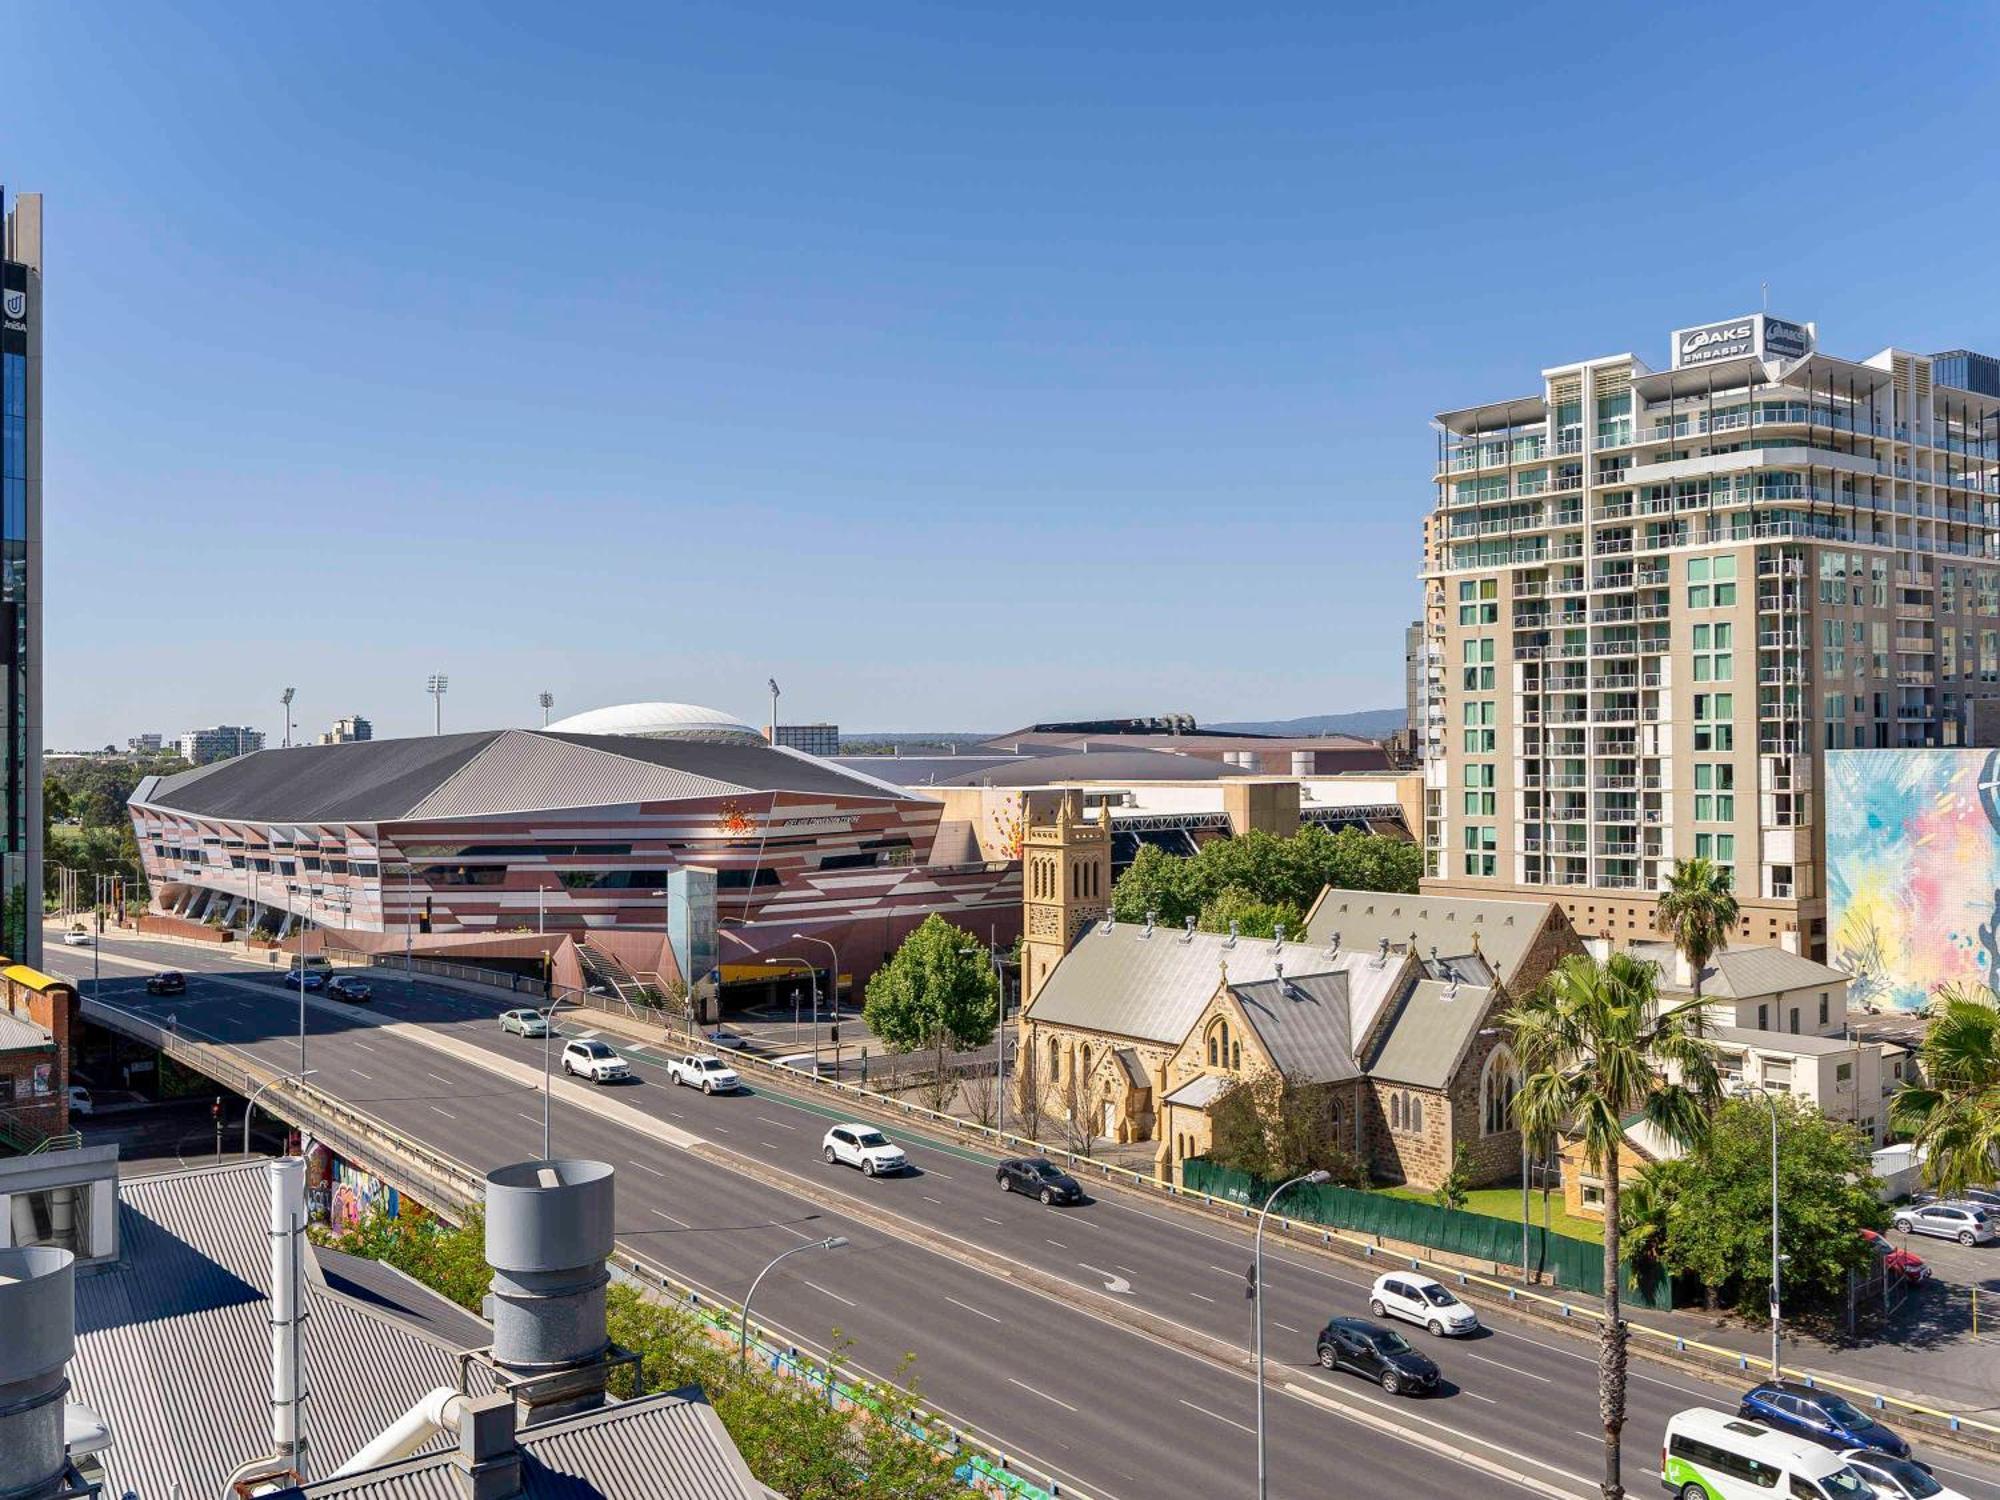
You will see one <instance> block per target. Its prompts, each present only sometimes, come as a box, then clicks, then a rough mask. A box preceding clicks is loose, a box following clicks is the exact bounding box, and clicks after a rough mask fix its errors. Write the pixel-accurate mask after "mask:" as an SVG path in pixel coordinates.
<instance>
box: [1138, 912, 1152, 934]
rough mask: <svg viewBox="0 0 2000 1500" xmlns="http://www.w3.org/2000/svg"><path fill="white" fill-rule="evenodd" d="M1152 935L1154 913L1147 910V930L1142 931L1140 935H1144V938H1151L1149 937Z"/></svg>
mask: <svg viewBox="0 0 2000 1500" xmlns="http://www.w3.org/2000/svg"><path fill="white" fill-rule="evenodd" d="M1152 935H1153V913H1151V912H1147V913H1146V927H1145V930H1144V931H1143V932H1141V933H1140V934H1139V936H1140V937H1142V938H1149V937H1151V936H1152Z"/></svg>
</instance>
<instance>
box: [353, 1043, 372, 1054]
mask: <svg viewBox="0 0 2000 1500" xmlns="http://www.w3.org/2000/svg"><path fill="white" fill-rule="evenodd" d="M351 1045H353V1046H356V1047H359V1048H360V1049H361V1050H362V1051H363V1052H373V1051H374V1050H375V1049H374V1048H373V1047H371V1046H369V1045H368V1044H367V1043H366V1042H351Z"/></svg>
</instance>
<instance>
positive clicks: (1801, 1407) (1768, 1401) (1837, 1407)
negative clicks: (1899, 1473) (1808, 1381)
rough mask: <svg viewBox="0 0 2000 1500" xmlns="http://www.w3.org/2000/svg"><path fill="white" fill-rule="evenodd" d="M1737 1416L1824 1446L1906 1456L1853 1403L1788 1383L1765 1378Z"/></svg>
mask: <svg viewBox="0 0 2000 1500" xmlns="http://www.w3.org/2000/svg"><path fill="white" fill-rule="evenodd" d="M1736 1414H1737V1415H1738V1416H1740V1417H1747V1418H1749V1419H1750V1420H1751V1421H1753V1422H1762V1423H1763V1424H1764V1425H1765V1426H1767V1427H1775V1428H1776V1429H1777V1430H1778V1431H1779V1432H1789V1433H1791V1434H1792V1435H1793V1436H1795V1437H1802V1438H1805V1439H1807V1440H1808V1441H1810V1442H1815V1443H1822V1444H1824V1445H1825V1446H1826V1447H1829V1448H1872V1449H1873V1450H1875V1451H1876V1452H1877V1453H1886V1454H1888V1455H1889V1456H1890V1457H1892V1458H1908V1457H1909V1456H1910V1445H1909V1444H1908V1443H1906V1442H1904V1441H1903V1439H1902V1438H1900V1437H1898V1436H1897V1435H1896V1434H1895V1433H1893V1432H1891V1431H1890V1430H1889V1429H1888V1428H1886V1427H1884V1426H1883V1425H1882V1424H1881V1423H1880V1422H1878V1421H1876V1420H1875V1419H1874V1418H1873V1417H1871V1416H1869V1415H1868V1413H1867V1412H1865V1411H1863V1410H1862V1409H1861V1408H1860V1407H1858V1406H1856V1405H1855V1404H1854V1403H1853V1402H1851V1401H1848V1400H1846V1399H1844V1398H1843V1397H1840V1396H1836V1395H1835V1394H1834V1393H1833V1392H1832V1391H1823V1390H1817V1389H1815V1388H1814V1387H1812V1386H1809V1385H1800V1384H1798V1383H1797V1382H1795V1381H1790V1380H1767V1381H1765V1382H1764V1383H1763V1384H1762V1385H1759V1386H1756V1387H1754V1388H1753V1389H1751V1390H1750V1391H1749V1392H1747V1393H1746V1394H1745V1395H1744V1397H1743V1404H1742V1405H1741V1406H1739V1407H1738V1408H1737V1412H1736Z"/></svg>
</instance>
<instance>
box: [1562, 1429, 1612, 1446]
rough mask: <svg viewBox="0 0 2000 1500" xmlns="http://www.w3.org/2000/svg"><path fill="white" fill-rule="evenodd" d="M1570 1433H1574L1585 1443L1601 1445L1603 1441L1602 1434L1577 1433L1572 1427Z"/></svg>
mask: <svg viewBox="0 0 2000 1500" xmlns="http://www.w3.org/2000/svg"><path fill="white" fill-rule="evenodd" d="M1570 1431H1571V1432H1574V1433H1576V1435H1577V1436H1578V1437H1580V1438H1582V1439H1583V1440H1584V1441H1585V1442H1586V1443H1601V1442H1603V1441H1604V1434H1603V1433H1601V1432H1578V1431H1577V1429H1576V1428H1574V1427H1572V1428H1570Z"/></svg>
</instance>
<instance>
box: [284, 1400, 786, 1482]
mask: <svg viewBox="0 0 2000 1500" xmlns="http://www.w3.org/2000/svg"><path fill="white" fill-rule="evenodd" d="M515 1441H516V1443H517V1445H518V1446H519V1448H520V1450H521V1455H522V1463H521V1480H522V1487H521V1495H522V1496H523V1497H524V1500H639V1497H644V1500H763V1497H764V1496H765V1495H767V1494H768V1493H769V1491H767V1490H766V1489H765V1488H764V1487H763V1486H762V1485H760V1484H759V1483H758V1482H757V1481H756V1480H755V1479H754V1478H753V1477H751V1474H750V1469H749V1466H748V1465H747V1464H745V1463H744V1462H743V1457H742V1455H741V1454H739V1453H738V1452H737V1451H736V1446H735V1444H734V1443H732V1442H730V1440H729V1434H728V1433H727V1432H725V1431H724V1430H723V1426H722V1421H721V1419H720V1418H719V1417H717V1416H716V1414H715V1410H714V1408H713V1407H711V1406H709V1405H708V1403H707V1402H706V1401H704V1400H702V1399H701V1393H700V1392H699V1391H692V1392H663V1393H661V1394H659V1395H654V1396H644V1397H641V1398H640V1399H638V1400H636V1401H627V1402H623V1403H621V1404H619V1405H616V1406H609V1407H606V1408H604V1409H603V1410H601V1411H595V1412H587V1413H584V1414H583V1415H580V1416H574V1417H561V1418H558V1419H556V1420H555V1421H552V1422H543V1423H540V1424H539V1425H537V1426H534V1427H525V1428H522V1429H521V1431H520V1432H519V1433H517V1434H516V1437H515ZM457 1467H458V1465H457V1459H456V1457H455V1456H454V1455H453V1454H450V1453H438V1454H431V1455H427V1456H425V1457H422V1458H416V1459H404V1460H402V1461H400V1462H397V1463H393V1464H385V1465H383V1466H382V1467H380V1468H376V1469H368V1470H365V1471H364V1472H362V1473H360V1474H355V1475H352V1476H350V1477H348V1478H346V1479H329V1480H322V1481H321V1482H319V1483H317V1484H307V1485H305V1486H304V1487H302V1488H298V1489H289V1490H284V1491H281V1492H279V1495H278V1496H277V1497H276V1500H335V1497H338V1500H464V1494H465V1491H464V1489H463V1487H462V1486H461V1484H460V1482H459V1479H458V1478H457V1474H456V1470H457Z"/></svg>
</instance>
